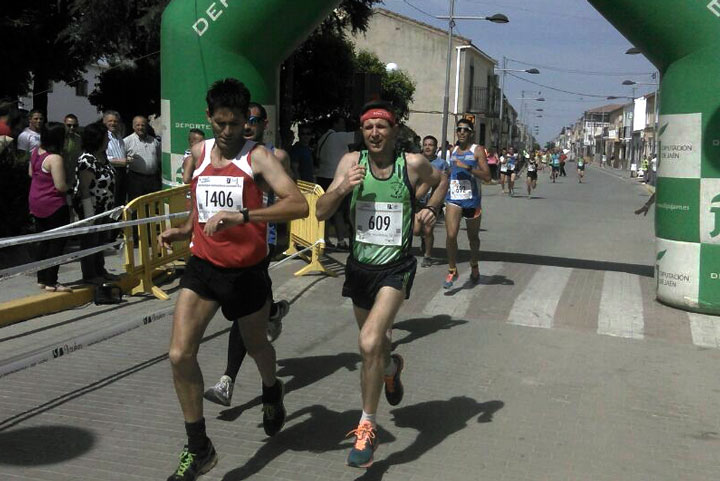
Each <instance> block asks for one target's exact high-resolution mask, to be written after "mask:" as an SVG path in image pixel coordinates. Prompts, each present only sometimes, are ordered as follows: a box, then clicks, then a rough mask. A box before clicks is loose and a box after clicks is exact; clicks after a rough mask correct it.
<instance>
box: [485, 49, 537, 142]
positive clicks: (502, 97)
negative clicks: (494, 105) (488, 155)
mask: <svg viewBox="0 0 720 481" xmlns="http://www.w3.org/2000/svg"><path fill="white" fill-rule="evenodd" d="M502 62H503V66H502V68H498V69H495V71H496V72H502V75H501V76H500V118H499V120H498V122H499V123H500V127H499V130H498V143H497V145H496V147H497V150H498V151H499V150H500V144H501V143H502V130H503V112H504V111H505V73H506V72H525V73H529V74H532V75H537V74H539V73H540V71H539V70H538V69H536V68H527V69H513V68H507V58H506V57H504V56H503V58H502ZM509 129H510V130H509V132H508V134H512V122H510V128H509ZM508 141H509V142H512V137H510V135H508Z"/></svg>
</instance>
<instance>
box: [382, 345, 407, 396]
mask: <svg viewBox="0 0 720 481" xmlns="http://www.w3.org/2000/svg"><path fill="white" fill-rule="evenodd" d="M390 357H391V358H392V360H393V361H395V366H396V367H397V371H395V374H394V375H392V376H384V378H383V380H384V381H385V399H387V402H388V403H390V405H391V406H397V405H398V404H400V401H402V398H403V394H405V388H403V383H402V381H401V380H400V374H402V371H403V369H404V368H405V360H404V359H403V358H402V356H401V355H400V354H393V355H392V356H390Z"/></svg>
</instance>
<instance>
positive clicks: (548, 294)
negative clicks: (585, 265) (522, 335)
mask: <svg viewBox="0 0 720 481" xmlns="http://www.w3.org/2000/svg"><path fill="white" fill-rule="evenodd" d="M571 272H572V269H568V268H565V267H554V266H542V267H540V268H539V269H538V270H537V272H535V274H534V275H533V276H532V278H531V279H530V282H529V283H528V286H527V288H525V290H524V291H522V292H521V293H520V294H519V295H518V296H517V299H516V300H515V303H514V304H513V307H512V309H511V310H510V315H509V316H508V322H509V323H511V324H517V325H520V326H528V327H543V328H551V327H553V323H554V319H555V311H556V310H557V306H558V303H559V302H560V297H561V296H562V293H563V290H564V289H565V285H566V284H567V282H568V280H569V279H570V273H571Z"/></svg>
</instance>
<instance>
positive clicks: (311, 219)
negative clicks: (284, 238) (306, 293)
mask: <svg viewBox="0 0 720 481" xmlns="http://www.w3.org/2000/svg"><path fill="white" fill-rule="evenodd" d="M297 186H298V188H299V189H300V192H302V194H303V196H305V200H307V203H308V206H309V207H310V213H309V215H308V216H307V217H305V218H304V219H295V220H293V221H292V222H290V239H289V243H290V246H289V247H288V250H286V251H285V252H284V254H285V255H295V254H298V256H299V257H301V258H302V259H304V260H305V261H306V262H308V263H309V264H308V265H306V266H305V267H303V268H302V269H300V270H299V271H297V272H296V273H295V275H296V276H303V275H305V274H309V273H311V272H322V273H323V274H327V275H329V276H333V277H335V276H337V273H335V272H333V271H331V270H328V269H327V268H326V267H325V266H324V265H323V264H322V262H320V257H321V256H322V254H323V251H324V250H325V238H324V237H325V221H318V220H317V217H316V216H315V211H316V209H317V201H318V199H319V198H320V196H321V195H323V194H324V193H325V191H324V190H323V188H322V187H320V186H319V185H317V184H313V183H311V182H305V181H302V180H298V181H297ZM298 247H303V248H304V249H298ZM307 250H309V251H310V253H309V254H305V253H304V252H303V251H307Z"/></svg>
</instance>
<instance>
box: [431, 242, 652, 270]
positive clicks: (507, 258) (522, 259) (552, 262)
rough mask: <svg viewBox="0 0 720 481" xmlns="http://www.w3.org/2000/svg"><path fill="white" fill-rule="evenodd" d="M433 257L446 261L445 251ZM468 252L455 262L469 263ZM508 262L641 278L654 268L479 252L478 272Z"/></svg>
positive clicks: (436, 249) (438, 250)
mask: <svg viewBox="0 0 720 481" xmlns="http://www.w3.org/2000/svg"><path fill="white" fill-rule="evenodd" d="M432 254H433V257H437V258H440V259H446V258H447V254H446V251H445V249H440V248H433V252H432ZM469 261H470V251H469V250H467V249H462V250H458V254H457V262H458V263H461V262H469ZM483 261H486V262H510V263H515V264H532V265H541V266H555V267H569V268H573V269H591V270H594V271H613V272H626V273H628V274H635V275H637V276H642V277H653V276H654V275H655V267H654V266H648V265H643V264H629V263H625V262H609V261H596V260H592V259H573V258H567V257H553V256H543V255H536V254H524V253H520V252H497V251H484V250H481V251H480V263H481V264H480V270H482V262H483Z"/></svg>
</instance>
